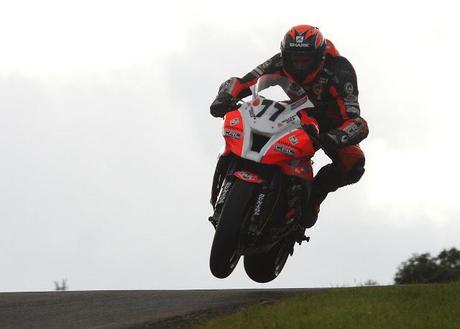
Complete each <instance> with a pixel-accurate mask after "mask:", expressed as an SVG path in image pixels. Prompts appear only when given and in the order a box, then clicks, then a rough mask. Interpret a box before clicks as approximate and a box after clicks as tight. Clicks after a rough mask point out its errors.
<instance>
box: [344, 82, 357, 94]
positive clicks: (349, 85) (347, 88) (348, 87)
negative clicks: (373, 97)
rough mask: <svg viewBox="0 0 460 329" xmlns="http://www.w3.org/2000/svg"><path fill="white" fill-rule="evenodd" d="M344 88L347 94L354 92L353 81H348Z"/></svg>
mask: <svg viewBox="0 0 460 329" xmlns="http://www.w3.org/2000/svg"><path fill="white" fill-rule="evenodd" d="M343 90H344V91H345V93H346V94H347V95H350V94H353V91H354V90H355V88H353V84H352V83H351V82H347V83H345V84H344V85H343Z"/></svg>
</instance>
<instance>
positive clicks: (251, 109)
mask: <svg viewBox="0 0 460 329" xmlns="http://www.w3.org/2000/svg"><path fill="white" fill-rule="evenodd" d="M249 116H250V117H251V118H255V117H256V114H255V113H254V109H253V108H252V107H251V108H250V109H249Z"/></svg>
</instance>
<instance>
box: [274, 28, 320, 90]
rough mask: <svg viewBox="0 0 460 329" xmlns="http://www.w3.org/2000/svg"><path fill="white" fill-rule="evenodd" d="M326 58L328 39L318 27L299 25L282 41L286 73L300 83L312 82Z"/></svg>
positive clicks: (282, 56)
mask: <svg viewBox="0 0 460 329" xmlns="http://www.w3.org/2000/svg"><path fill="white" fill-rule="evenodd" d="M325 56H326V39H325V38H324V37H323V35H322V34H321V32H320V31H319V29H318V28H317V27H314V26H310V25H297V26H294V27H293V28H291V29H290V30H289V31H288V32H287V33H286V34H285V35H284V38H283V40H282V41H281V58H282V61H283V69H284V71H285V72H286V73H287V74H288V75H289V76H291V77H292V78H294V80H296V81H297V82H299V83H308V82H310V81H312V80H313V79H314V78H315V76H316V75H317V73H318V72H319V71H320V70H321V67H322V65H323V63H324V59H325Z"/></svg>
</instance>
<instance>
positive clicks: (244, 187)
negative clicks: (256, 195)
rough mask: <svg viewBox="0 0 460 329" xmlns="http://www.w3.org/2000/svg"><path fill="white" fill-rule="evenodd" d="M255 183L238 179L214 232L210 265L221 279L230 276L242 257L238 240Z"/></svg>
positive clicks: (213, 272) (215, 274) (214, 273)
mask: <svg viewBox="0 0 460 329" xmlns="http://www.w3.org/2000/svg"><path fill="white" fill-rule="evenodd" d="M255 186H256V185H255V184H252V183H247V182H244V181H241V180H239V179H237V180H236V181H235V182H234V183H233V186H232V187H231V189H230V191H229V195H228V196H227V199H226V200H225V203H224V206H223V208H222V212H221V215H220V218H219V224H218V225H217V228H216V233H215V234H214V240H213V243H212V248H211V257H210V261H209V266H210V269H211V272H212V274H213V275H214V276H215V277H216V278H219V279H224V278H226V277H228V276H229V275H230V274H231V273H232V272H233V270H234V269H235V267H236V265H237V264H238V261H239V259H240V256H241V255H240V254H239V251H238V242H239V236H240V231H241V225H242V224H243V220H244V217H245V215H246V212H247V209H248V204H249V201H250V200H251V197H252V193H253V190H254V188H255Z"/></svg>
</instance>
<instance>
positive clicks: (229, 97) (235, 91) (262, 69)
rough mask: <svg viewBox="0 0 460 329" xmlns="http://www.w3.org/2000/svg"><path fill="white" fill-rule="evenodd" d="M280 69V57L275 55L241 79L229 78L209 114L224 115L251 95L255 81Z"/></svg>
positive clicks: (223, 84)
mask: <svg viewBox="0 0 460 329" xmlns="http://www.w3.org/2000/svg"><path fill="white" fill-rule="evenodd" d="M280 68H281V55H280V54H276V55H275V56H273V57H272V58H270V59H269V60H267V61H265V62H264V63H262V64H260V65H259V66H257V67H256V68H255V69H254V70H252V71H251V72H249V73H248V74H246V75H245V76H244V77H242V78H236V77H233V78H230V79H228V80H227V81H225V82H224V83H222V84H221V85H220V87H219V92H218V94H217V96H216V99H215V100H214V102H213V103H212V104H211V114H212V115H213V116H215V117H221V116H223V115H225V113H227V112H228V111H229V110H230V109H231V108H232V107H234V106H235V104H236V102H237V101H238V100H240V99H242V98H244V97H246V96H249V95H250V94H251V89H250V87H251V86H252V85H254V84H255V83H256V82H257V79H258V78H259V77H260V76H262V75H264V74H270V73H275V72H276V71H277V70H280Z"/></svg>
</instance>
